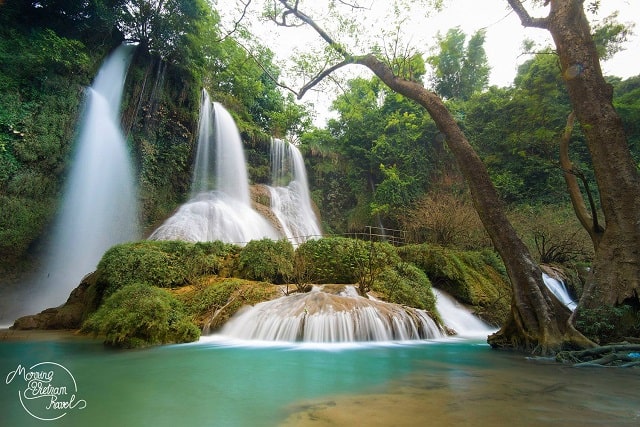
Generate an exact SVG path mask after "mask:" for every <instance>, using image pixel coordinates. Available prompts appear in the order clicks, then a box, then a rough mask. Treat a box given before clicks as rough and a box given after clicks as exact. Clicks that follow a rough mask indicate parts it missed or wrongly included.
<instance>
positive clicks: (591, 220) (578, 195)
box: [560, 111, 604, 249]
mask: <svg viewBox="0 0 640 427" xmlns="http://www.w3.org/2000/svg"><path fill="white" fill-rule="evenodd" d="M574 122H575V113H574V112H573V111H572V112H571V113H570V114H569V117H567V125H566V127H565V130H564V132H563V134H562V138H561V139H560V167H561V168H562V171H563V174H564V180H565V183H566V184H567V190H568V192H569V197H570V199H571V204H572V205H573V210H574V212H575V214H576V217H577V218H578V220H579V221H580V224H582V227H583V228H584V229H585V230H586V231H587V232H588V233H589V236H590V237H591V241H592V243H593V247H594V249H597V248H598V245H599V244H600V239H601V238H602V233H603V232H604V229H603V228H602V227H601V226H600V225H599V224H598V216H597V214H598V213H597V210H596V207H595V203H594V200H593V196H592V195H591V191H590V190H589V186H588V183H587V180H586V177H584V175H583V174H581V173H580V172H578V171H577V170H576V169H575V168H574V166H573V163H572V162H571V160H570V159H569V141H570V140H571V132H572V131H573V125H574ZM576 176H577V177H580V178H581V180H582V182H583V185H584V186H585V191H586V192H587V196H588V198H589V206H590V207H591V214H589V212H588V211H587V207H586V206H585V203H584V198H583V197H582V192H581V191H580V187H579V185H578V180H577V179H576Z"/></svg>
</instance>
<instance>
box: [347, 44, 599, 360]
mask: <svg viewBox="0 0 640 427" xmlns="http://www.w3.org/2000/svg"><path fill="white" fill-rule="evenodd" d="M354 62H356V63H360V64H362V65H366V66H367V67H368V68H369V69H371V70H372V71H373V72H374V73H375V74H376V75H377V76H378V77H379V78H380V79H381V80H382V81H383V82H384V83H385V84H386V85H387V86H389V87H390V88H391V89H392V90H393V91H395V92H397V93H400V94H402V95H404V96H406V97H407V98H410V99H413V100H414V101H416V102H418V103H419V104H420V105H422V106H423V107H424V108H425V109H426V110H427V111H428V112H429V114H430V116H431V117H432V118H433V120H434V121H435V122H436V124H437V126H438V129H439V130H440V131H441V132H442V133H443V134H444V135H445V136H446V143H447V146H448V147H449V149H450V150H451V152H452V153H453V155H454V157H455V159H456V163H457V164H458V167H459V168H460V170H461V172H462V174H463V175H464V177H465V179H466V182H467V184H468V185H469V188H470V191H471V197H472V199H473V203H474V206H475V208H476V210H477V212H478V214H479V216H480V219H481V220H482V223H483V225H484V227H485V229H486V230H487V232H488V234H489V236H490V237H491V241H492V242H493V244H494V246H495V248H496V250H497V251H498V253H499V254H500V257H501V258H502V260H503V261H504V263H505V266H506V269H507V274H508V275H509V278H510V279H511V283H512V286H513V299H512V305H511V316H510V318H509V319H508V321H507V323H506V324H505V325H504V326H503V327H502V329H501V330H500V331H498V332H497V333H495V334H493V335H492V336H491V337H489V343H490V344H491V345H492V346H493V347H499V348H516V349H520V350H526V351H532V352H536V353H541V354H549V353H554V352H556V351H558V350H560V349H562V348H564V347H585V346H590V345H591V342H590V341H588V340H587V339H586V338H584V337H583V336H582V335H581V334H580V333H578V332H577V331H576V330H575V329H573V327H572V326H571V325H570V324H569V322H568V319H569V316H570V314H571V313H570V312H569V310H568V309H567V308H566V307H564V306H563V305H562V304H560V303H559V302H558V301H557V300H556V299H555V298H554V297H553V296H551V294H550V292H549V291H548V290H547V288H546V285H545V284H544V282H543V280H542V271H541V270H540V267H539V266H538V265H537V263H536V262H535V261H534V260H533V258H532V256H531V254H530V252H529V250H528V249H527V247H526V246H525V245H524V243H523V242H522V240H520V238H519V237H518V235H517V234H516V232H515V230H514V229H513V227H512V225H511V223H510V222H509V220H508V219H507V216H506V214H505V209H504V205H503V201H502V199H501V198H500V197H499V195H498V193H497V191H496V189H495V187H494V186H493V184H492V182H491V179H490V178H489V173H488V172H487V169H486V167H485V165H484V163H482V161H481V160H480V157H479V156H478V154H477V153H476V152H475V150H474V149H473V147H471V145H470V144H469V142H468V141H467V139H466V137H465V136H464V134H463V132H462V130H461V129H460V127H459V126H458V124H457V123H456V121H455V119H454V118H453V116H452V115H451V113H450V112H449V111H448V110H447V108H446V107H445V105H444V103H443V102H442V100H441V99H440V98H439V97H438V96H437V95H435V94H434V93H432V92H430V91H428V90H426V89H425V88H424V87H423V86H422V85H420V84H418V83H415V82H412V81H407V80H404V79H400V78H397V77H396V76H394V75H393V73H392V71H391V70H390V69H389V68H388V67H387V66H386V64H384V63H382V62H381V61H379V60H378V59H377V58H375V57H374V56H373V55H366V56H363V57H360V58H356V59H355V60H354Z"/></svg>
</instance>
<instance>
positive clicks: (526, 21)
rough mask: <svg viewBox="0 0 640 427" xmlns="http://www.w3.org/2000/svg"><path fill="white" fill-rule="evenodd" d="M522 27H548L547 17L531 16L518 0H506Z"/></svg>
mask: <svg viewBox="0 0 640 427" xmlns="http://www.w3.org/2000/svg"><path fill="white" fill-rule="evenodd" d="M507 1H508V2H509V5H510V6H511V9H513V11H514V12H515V13H516V15H518V18H520V23H522V26H523V27H534V28H542V29H548V25H549V24H548V21H549V20H548V18H533V17H532V16H531V15H530V14H529V12H528V11H527V9H526V8H525V7H524V5H523V4H522V2H521V1H520V0H507Z"/></svg>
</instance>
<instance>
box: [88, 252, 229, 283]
mask: <svg viewBox="0 0 640 427" xmlns="http://www.w3.org/2000/svg"><path fill="white" fill-rule="evenodd" d="M236 250H237V248H236V247H235V246H233V245H229V244H226V243H222V242H201V243H188V242H182V241H141V242H134V243H125V244H121V245H116V246H114V247H112V248H111V249H109V250H108V251H107V252H106V253H105V254H104V256H103V257H102V259H101V260H100V263H99V264H98V269H97V285H98V289H99V290H100V291H102V292H103V293H104V296H108V295H110V294H112V293H113V292H114V291H115V290H117V289H118V288H120V287H122V286H126V285H128V284H132V283H143V284H146V285H151V286H159V287H165V288H173V287H176V286H184V285H186V284H189V283H191V282H192V281H193V280H195V278H197V277H198V276H200V275H203V274H217V273H219V272H220V271H221V270H222V269H223V267H225V262H226V259H227V257H229V256H230V255H232V254H233V253H234V252H235V251H236Z"/></svg>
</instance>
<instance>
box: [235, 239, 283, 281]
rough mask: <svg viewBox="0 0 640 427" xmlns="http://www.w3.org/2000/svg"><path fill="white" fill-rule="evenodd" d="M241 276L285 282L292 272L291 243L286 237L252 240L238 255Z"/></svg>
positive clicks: (250, 278)
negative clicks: (275, 239)
mask: <svg viewBox="0 0 640 427" xmlns="http://www.w3.org/2000/svg"><path fill="white" fill-rule="evenodd" d="M238 269H239V271H240V274H241V275H242V277H245V278H247V279H249V280H260V281H267V282H271V283H285V282H287V281H288V279H289V278H290V277H291V275H292V274H293V245H292V244H291V242H289V241H288V240H286V239H282V240H278V241H274V240H271V239H266V238H265V239H262V240H252V241H250V242H249V243H247V245H246V246H245V247H244V248H242V251H241V252H240V256H239V257H238Z"/></svg>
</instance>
